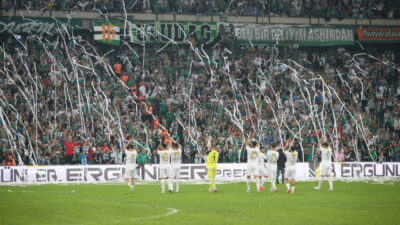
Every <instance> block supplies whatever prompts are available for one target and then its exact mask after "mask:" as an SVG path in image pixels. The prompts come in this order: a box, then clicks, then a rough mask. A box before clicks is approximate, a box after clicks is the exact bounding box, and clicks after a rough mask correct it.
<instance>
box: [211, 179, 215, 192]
mask: <svg viewBox="0 0 400 225" xmlns="http://www.w3.org/2000/svg"><path fill="white" fill-rule="evenodd" d="M214 186H215V184H214V178H211V179H210V190H211V191H213V189H214Z"/></svg>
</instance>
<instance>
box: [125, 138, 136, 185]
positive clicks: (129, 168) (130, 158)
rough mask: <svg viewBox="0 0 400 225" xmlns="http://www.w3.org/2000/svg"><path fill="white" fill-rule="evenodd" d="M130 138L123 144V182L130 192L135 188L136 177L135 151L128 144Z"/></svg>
mask: <svg viewBox="0 0 400 225" xmlns="http://www.w3.org/2000/svg"><path fill="white" fill-rule="evenodd" d="M131 140H132V138H129V139H128V142H127V143H126V144H125V146H124V149H125V155H126V157H125V174H124V178H125V182H126V183H127V184H128V185H129V187H130V189H131V191H133V190H134V188H135V177H136V166H137V164H136V156H137V151H136V149H135V148H134V146H133V145H132V144H130V142H131Z"/></svg>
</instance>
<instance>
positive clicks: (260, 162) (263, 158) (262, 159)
mask: <svg viewBox="0 0 400 225" xmlns="http://www.w3.org/2000/svg"><path fill="white" fill-rule="evenodd" d="M266 160H267V155H266V153H265V152H260V154H259V156H258V165H259V166H262V167H264V165H265V161H266Z"/></svg>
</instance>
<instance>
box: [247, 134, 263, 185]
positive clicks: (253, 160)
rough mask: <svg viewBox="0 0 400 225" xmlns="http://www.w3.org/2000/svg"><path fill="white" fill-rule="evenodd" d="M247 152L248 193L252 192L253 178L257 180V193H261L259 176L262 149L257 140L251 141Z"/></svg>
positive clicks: (248, 143)
mask: <svg viewBox="0 0 400 225" xmlns="http://www.w3.org/2000/svg"><path fill="white" fill-rule="evenodd" d="M246 150H247V169H246V175H247V179H246V184H247V192H250V182H251V176H253V177H254V179H255V180H256V187H257V191H260V178H259V176H258V168H259V157H260V148H259V147H258V143H257V141H256V140H255V139H250V141H248V142H247V144H246Z"/></svg>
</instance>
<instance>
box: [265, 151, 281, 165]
mask: <svg viewBox="0 0 400 225" xmlns="http://www.w3.org/2000/svg"><path fill="white" fill-rule="evenodd" d="M278 158H279V153H278V152H277V151H275V150H269V151H268V152H267V161H268V163H269V164H276V162H277V161H278Z"/></svg>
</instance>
